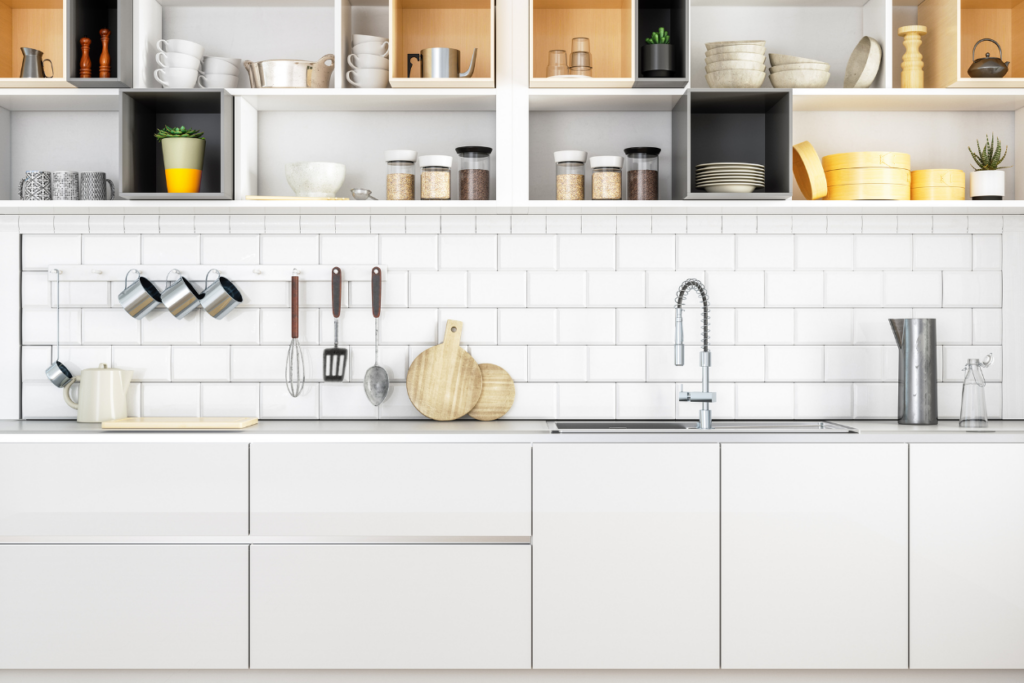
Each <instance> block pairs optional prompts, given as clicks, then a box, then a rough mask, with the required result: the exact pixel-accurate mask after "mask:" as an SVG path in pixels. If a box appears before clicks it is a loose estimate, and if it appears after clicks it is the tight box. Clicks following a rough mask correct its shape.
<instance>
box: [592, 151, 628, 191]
mask: <svg viewBox="0 0 1024 683" xmlns="http://www.w3.org/2000/svg"><path fill="white" fill-rule="evenodd" d="M590 168H591V169H592V171H591V174H590V198H591V199H622V157H618V156H607V157H590Z"/></svg>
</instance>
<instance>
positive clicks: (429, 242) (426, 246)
mask: <svg viewBox="0 0 1024 683" xmlns="http://www.w3.org/2000/svg"><path fill="white" fill-rule="evenodd" d="M437 240H438V236H437V235H381V236H380V257H381V261H382V262H383V263H384V264H386V265H387V266H388V267H389V268H401V269H416V270H437V251H438V249H437Z"/></svg>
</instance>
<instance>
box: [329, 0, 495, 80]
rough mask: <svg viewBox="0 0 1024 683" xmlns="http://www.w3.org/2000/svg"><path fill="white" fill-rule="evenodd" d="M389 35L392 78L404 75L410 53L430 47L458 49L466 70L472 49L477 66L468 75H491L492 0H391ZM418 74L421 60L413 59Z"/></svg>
mask: <svg viewBox="0 0 1024 683" xmlns="http://www.w3.org/2000/svg"><path fill="white" fill-rule="evenodd" d="M390 38H391V55H390V60H391V64H390V66H391V77H392V78H406V77H407V74H408V73H409V71H408V63H409V62H408V59H409V55H411V54H418V53H419V52H420V50H425V49H427V48H430V47H449V48H455V49H456V50H458V51H459V68H460V69H461V70H462V71H466V70H467V69H469V63H470V60H471V59H472V58H473V49H474V48H475V49H476V50H477V54H476V68H475V69H474V71H473V75H472V76H471V77H470V78H472V79H478V78H480V79H490V78H493V76H494V69H493V61H494V2H493V0H391V35H390ZM346 68H348V67H347V65H346ZM419 77H420V62H419V60H417V59H414V60H412V78H419ZM463 80H465V79H463Z"/></svg>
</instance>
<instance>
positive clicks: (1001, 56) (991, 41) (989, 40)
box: [971, 38, 1003, 62]
mask: <svg viewBox="0 0 1024 683" xmlns="http://www.w3.org/2000/svg"><path fill="white" fill-rule="evenodd" d="M986 40H987V41H988V42H990V43H992V44H993V45H995V46H996V47H998V48H999V59H1002V58H1003V48H1002V47H1000V46H999V43H997V42H996V41H994V40H992V39H991V38H982V39H981V40H979V41H978V42H976V43H975V44H974V49H972V50H971V61H972V62H973V61H974V51H975V50H977V49H978V46H979V45H981V44H982V43H984V42H985V41H986Z"/></svg>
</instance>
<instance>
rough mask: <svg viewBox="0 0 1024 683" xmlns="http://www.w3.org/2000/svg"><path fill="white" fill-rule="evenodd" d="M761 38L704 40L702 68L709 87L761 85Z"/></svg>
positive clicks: (762, 76)
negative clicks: (710, 41)
mask: <svg viewBox="0 0 1024 683" xmlns="http://www.w3.org/2000/svg"><path fill="white" fill-rule="evenodd" d="M764 42H765V41H763V40H727V41H725V42H721V43H704V47H705V48H707V52H705V53H704V71H705V76H706V77H707V81H708V85H710V86H711V87H712V88H760V87H761V84H762V83H764V77H765V73H764V51H765V48H764Z"/></svg>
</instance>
